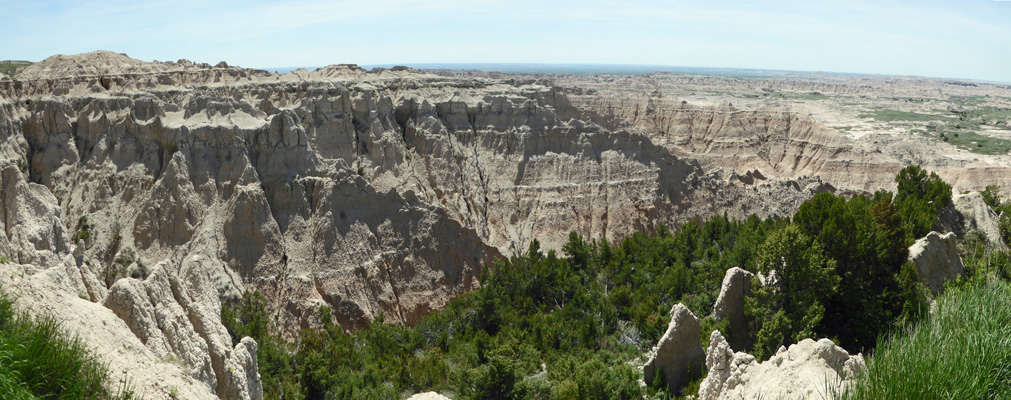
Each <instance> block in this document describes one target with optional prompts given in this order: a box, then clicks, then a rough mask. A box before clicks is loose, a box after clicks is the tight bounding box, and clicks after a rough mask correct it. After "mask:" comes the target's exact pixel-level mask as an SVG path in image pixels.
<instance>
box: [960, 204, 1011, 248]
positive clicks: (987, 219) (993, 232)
mask: <svg viewBox="0 0 1011 400" xmlns="http://www.w3.org/2000/svg"><path fill="white" fill-rule="evenodd" d="M951 202H952V203H954V205H955V209H956V210H958V212H959V213H960V214H962V221H963V223H964V225H963V229H962V231H963V232H969V231H972V230H976V231H977V232H979V233H980V234H981V235H983V238H984V239H986V241H987V244H988V245H989V246H990V247H992V248H994V249H996V250H998V251H1006V250H1007V245H1005V244H1004V240H1003V239H1001V235H1000V219H999V217H998V215H997V214H996V213H994V211H993V209H992V208H990V206H988V205H986V202H984V201H983V196H982V195H981V194H980V193H979V192H971V193H969V194H961V195H959V194H956V195H954V196H952V197H951ZM1005 218H1006V217H1005Z"/></svg>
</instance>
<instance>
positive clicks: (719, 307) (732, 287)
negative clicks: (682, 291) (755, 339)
mask: <svg viewBox="0 0 1011 400" xmlns="http://www.w3.org/2000/svg"><path fill="white" fill-rule="evenodd" d="M754 277H755V274H753V273H751V272H748V271H745V270H743V269H741V268H738V267H733V268H730V269H728V270H727V273H726V275H724V276H723V284H722V286H721V287H720V295H719V297H717V298H716V303H715V304H714V305H713V318H714V319H715V320H716V321H717V322H720V321H723V320H727V321H728V322H729V323H730V332H729V333H728V334H729V335H730V337H731V340H732V341H733V343H731V344H730V345H731V346H733V347H734V348H737V349H747V348H750V347H751V332H750V331H749V330H748V320H747V318H746V317H745V315H744V298H745V297H747V296H748V295H749V294H751V280H752V278H754Z"/></svg>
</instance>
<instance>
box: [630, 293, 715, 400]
mask: <svg viewBox="0 0 1011 400" xmlns="http://www.w3.org/2000/svg"><path fill="white" fill-rule="evenodd" d="M701 332H702V326H701V325H699V320H698V318H696V317H695V314H692V312H691V311H690V310H688V307H685V306H684V304H681V303H678V304H675V305H674V307H671V310H670V324H668V325H667V331H666V332H664V334H663V336H662V337H661V338H660V340H659V341H658V342H657V344H656V347H654V348H653V350H652V351H651V352H650V357H649V361H646V364H645V365H644V366H643V371H642V374H643V380H644V381H645V382H646V385H651V384H653V381H654V380H656V379H661V380H662V382H663V383H664V384H665V385H666V386H667V387H668V389H669V390H670V391H671V393H679V392H680V391H681V389H683V388H684V385H685V383H687V382H688V380H689V379H691V378H692V377H694V376H695V375H697V374H699V373H701V372H702V363H703V362H704V361H705V357H706V354H705V351H704V350H703V349H702V344H701V343H700V342H699V338H700V335H701Z"/></svg>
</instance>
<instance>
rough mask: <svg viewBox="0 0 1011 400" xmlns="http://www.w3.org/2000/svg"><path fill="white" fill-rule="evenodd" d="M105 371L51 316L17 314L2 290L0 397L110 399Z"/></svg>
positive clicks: (125, 396)
mask: <svg viewBox="0 0 1011 400" xmlns="http://www.w3.org/2000/svg"><path fill="white" fill-rule="evenodd" d="M107 382H108V370H107V369H106V367H105V365H103V364H102V363H100V362H99V361H97V360H96V359H95V358H93V357H92V356H91V355H89V354H88V351H87V348H86V347H85V346H84V344H83V343H81V341H80V340H79V339H77V338H75V337H72V336H70V335H68V334H67V333H66V332H65V331H63V329H62V328H61V327H60V325H59V324H58V323H57V322H56V321H55V320H54V319H53V318H51V317H47V316H31V315H28V314H27V313H23V312H18V311H17V310H15V308H14V302H13V300H11V299H10V298H9V297H8V296H7V295H6V294H4V293H2V292H0V398H3V399H19V400H20V399H85V398H87V399H111V398H130V397H132V394H131V393H120V394H112V393H110V392H109V390H108V386H106V383H107Z"/></svg>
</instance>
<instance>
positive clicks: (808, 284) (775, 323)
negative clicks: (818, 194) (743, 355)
mask: <svg viewBox="0 0 1011 400" xmlns="http://www.w3.org/2000/svg"><path fill="white" fill-rule="evenodd" d="M757 261H758V271H757V273H758V274H760V275H762V276H767V277H769V278H767V279H768V280H769V281H770V282H769V283H768V284H767V285H762V283H761V282H760V281H759V278H758V276H757V275H756V277H755V278H754V282H753V283H752V287H753V289H752V295H751V296H749V297H748V298H746V299H745V313H746V314H747V316H748V319H749V321H750V322H751V324H752V326H751V331H752V332H755V346H754V351H753V354H754V355H755V357H756V358H757V359H759V360H764V359H766V358H768V357H769V356H771V355H772V354H774V353H775V352H776V349H777V348H779V346H781V345H788V344H791V343H795V342H797V341H800V340H801V339H804V338H808V337H812V336H813V335H814V329H815V327H816V326H818V324H819V323H820V322H821V319H822V317H823V316H824V313H825V306H824V304H825V301H826V300H827V299H828V298H829V297H830V296H832V295H833V294H834V293H835V291H836V289H837V288H838V286H839V280H840V279H839V277H838V276H837V275H835V266H836V263H835V260H833V259H831V258H828V257H825V255H824V253H823V251H822V248H821V244H820V242H818V241H816V240H812V239H811V238H810V237H808V236H807V235H805V234H803V233H801V232H800V228H798V227H797V225H790V226H787V227H786V228H785V229H782V230H779V231H776V232H773V233H772V234H770V235H769V237H768V238H767V239H766V241H765V243H763V244H762V246H761V247H759V249H758V260H757Z"/></svg>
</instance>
